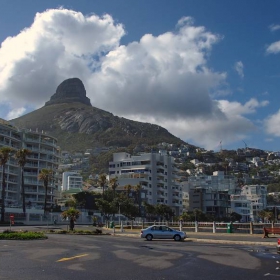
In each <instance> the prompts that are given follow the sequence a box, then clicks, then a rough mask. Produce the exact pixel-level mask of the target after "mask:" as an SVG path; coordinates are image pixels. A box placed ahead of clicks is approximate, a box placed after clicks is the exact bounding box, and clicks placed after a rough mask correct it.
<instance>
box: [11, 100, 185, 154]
mask: <svg viewBox="0 0 280 280" xmlns="http://www.w3.org/2000/svg"><path fill="white" fill-rule="evenodd" d="M11 123H12V124H14V125H15V126H17V127H20V128H27V129H32V130H38V131H40V132H41V131H45V132H46V133H49V134H50V135H52V136H54V137H56V138H57V139H58V141H59V145H60V146H61V148H62V149H63V150H69V151H79V150H82V151H83V150H85V149H87V148H91V147H93V146H100V145H105V146H118V147H127V146H129V145H131V144H132V145H136V144H149V145H154V144H157V143H160V142H167V143H174V144H182V143H184V142H183V141H182V140H180V139H179V138H177V137H175V136H173V135H172V134H171V133H169V132H168V131H167V130H166V129H164V128H162V127H160V126H158V125H153V124H149V123H141V122H136V121H132V120H128V119H125V118H119V117H117V116H114V115H113V114H111V113H109V112H106V111H103V110H101V109H98V108H95V107H92V106H88V105H84V104H82V103H79V102H75V103H60V104H53V105H48V106H44V107H42V108H40V109H38V110H36V111H33V112H31V113H29V114H26V115H24V116H22V117H19V118H16V119H13V120H12V121H11Z"/></svg>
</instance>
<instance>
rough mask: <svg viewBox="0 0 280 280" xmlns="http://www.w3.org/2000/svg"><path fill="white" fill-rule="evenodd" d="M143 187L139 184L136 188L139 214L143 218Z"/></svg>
mask: <svg viewBox="0 0 280 280" xmlns="http://www.w3.org/2000/svg"><path fill="white" fill-rule="evenodd" d="M141 189H142V187H141V185H140V184H137V185H136V186H134V191H135V192H136V201H137V203H138V213H139V216H141V204H142V201H141Z"/></svg>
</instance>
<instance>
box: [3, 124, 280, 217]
mask: <svg viewBox="0 0 280 280" xmlns="http://www.w3.org/2000/svg"><path fill="white" fill-rule="evenodd" d="M3 146H9V147H13V148H15V149H20V148H27V149H29V150H31V152H32V154H31V155H30V156H29V157H28V162H27V164H26V166H25V168H24V175H25V185H26V201H27V202H28V203H29V206H30V207H32V208H42V206H43V201H44V189H43V184H42V182H40V181H39V180H38V174H39V172H40V170H41V169H42V168H50V169H53V170H58V171H60V173H61V174H62V173H63V175H62V176H61V178H56V181H54V182H51V184H50V189H49V192H48V197H47V199H48V205H49V206H51V205H52V204H54V202H55V201H58V199H56V200H55V198H54V195H55V193H56V197H57V198H59V197H60V198H61V192H65V191H68V192H70V193H72V192H73V190H79V189H83V185H84V182H82V175H81V174H82V172H83V171H84V170H85V169H87V170H88V169H89V168H90V167H89V157H90V156H96V155H98V154H99V153H101V152H106V151H108V150H109V149H110V148H107V147H104V148H94V149H87V150H86V151H85V152H83V153H81V152H80V153H74V154H71V153H69V152H67V151H62V152H61V153H60V150H59V146H58V143H57V140H56V139H55V138H53V137H51V136H49V135H47V134H46V133H45V132H43V131H42V132H38V131H35V132H34V131H28V130H19V129H17V128H16V127H13V126H11V125H10V124H9V123H8V122H6V121H4V120H1V121H0V147H3ZM145 151H147V146H146V145H138V146H137V147H136V148H135V149H134V154H129V153H125V152H121V153H114V154H113V160H112V161H110V162H109V165H108V179H110V178H114V177H117V178H118V183H119V190H121V189H122V188H123V187H124V186H126V185H128V184H130V185H132V186H136V185H137V184H139V185H140V186H141V187H142V192H141V197H142V201H146V202H148V203H150V204H154V205H155V204H166V205H169V206H170V207H171V208H172V209H173V211H174V213H175V214H176V215H178V216H179V215H181V214H182V213H183V212H185V211H193V210H195V209H200V210H202V211H203V212H204V213H206V214H208V215H211V216H214V217H217V218H222V217H225V216H228V215H230V213H232V212H237V213H239V214H240V215H242V220H243V221H250V220H257V219H258V215H257V213H258V211H260V210H262V209H264V208H266V207H267V202H266V195H267V191H266V184H267V183H269V182H271V181H272V180H273V178H275V177H276V176H279V174H280V172H279V169H277V168H276V169H274V170H273V172H270V171H269V170H268V169H267V168H264V166H271V165H279V164H280V160H279V152H265V151H261V150H256V149H250V148H248V147H246V148H245V149H238V150H237V151H236V155H237V156H238V157H239V158H242V161H236V160H234V159H233V158H231V157H230V156H228V157H226V158H225V159H224V161H225V162H221V161H219V159H218V157H215V156H213V155H214V152H213V151H206V150H204V149H199V148H195V147H194V146H191V145H187V144H186V145H181V146H180V147H177V146H174V145H172V144H168V143H160V144H159V145H158V149H157V151H155V150H154V151H151V152H148V153H147V152H145ZM221 153H222V151H221ZM186 162H189V165H188V167H187V168H186V167H185V166H186V165H185V163H186ZM218 167H219V168H218ZM211 168H212V169H215V168H218V170H214V172H213V173H212V174H209V171H208V172H207V170H209V169H210V170H211ZM6 169H7V172H6V178H7V194H6V198H5V200H6V203H7V205H8V206H14V207H16V206H19V207H20V204H21V195H20V193H21V191H20V176H19V174H20V173H19V172H20V170H19V166H18V165H17V163H16V162H15V159H14V158H11V159H10V160H9V162H8V163H7V168H6ZM220 169H223V171H221V170H220ZM252 169H255V170H257V171H256V172H255V173H254V174H250V170H252ZM1 176H2V173H1V171H0V178H1ZM91 176H92V177H94V178H98V174H92V175H91ZM256 182H257V183H256ZM260 182H261V183H260ZM264 182H265V183H264ZM1 187H2V186H1ZM95 187H97V186H87V187H86V188H84V190H88V191H90V190H93V189H96V190H97V188H95ZM0 189H1V188H0ZM55 191H56V192H55Z"/></svg>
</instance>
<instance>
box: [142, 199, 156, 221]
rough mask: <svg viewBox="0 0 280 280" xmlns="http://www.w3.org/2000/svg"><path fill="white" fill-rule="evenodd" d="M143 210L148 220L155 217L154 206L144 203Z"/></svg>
mask: <svg viewBox="0 0 280 280" xmlns="http://www.w3.org/2000/svg"><path fill="white" fill-rule="evenodd" d="M144 208H145V213H146V216H148V218H149V219H151V218H154V217H155V215H156V209H155V206H154V205H152V204H149V203H147V202H144Z"/></svg>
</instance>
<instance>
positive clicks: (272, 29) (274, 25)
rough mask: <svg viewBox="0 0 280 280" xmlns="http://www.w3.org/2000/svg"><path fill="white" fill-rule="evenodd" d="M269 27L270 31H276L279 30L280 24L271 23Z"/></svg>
mask: <svg viewBox="0 0 280 280" xmlns="http://www.w3.org/2000/svg"><path fill="white" fill-rule="evenodd" d="M269 29H270V31H272V32H273V31H276V30H279V29H280V25H279V24H271V25H270V26H269Z"/></svg>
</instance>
